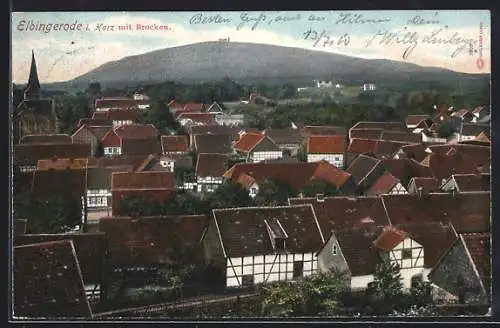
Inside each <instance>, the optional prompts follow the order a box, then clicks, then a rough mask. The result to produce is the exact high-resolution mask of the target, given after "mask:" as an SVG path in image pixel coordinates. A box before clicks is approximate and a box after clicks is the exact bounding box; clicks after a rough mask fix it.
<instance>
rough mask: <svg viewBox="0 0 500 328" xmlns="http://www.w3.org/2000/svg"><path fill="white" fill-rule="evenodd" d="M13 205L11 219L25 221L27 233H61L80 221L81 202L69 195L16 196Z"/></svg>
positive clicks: (29, 194)
mask: <svg viewBox="0 0 500 328" xmlns="http://www.w3.org/2000/svg"><path fill="white" fill-rule="evenodd" d="M13 205H14V207H13V218H14V219H26V220H27V231H28V233H33V234H39V233H63V232H67V231H70V230H71V229H73V228H74V227H75V226H77V225H80V224H81V220H82V218H81V216H82V212H81V210H82V203H81V200H80V198H79V197H76V196H74V195H70V194H63V193H56V194H50V195H45V196H43V197H40V196H39V195H33V194H31V193H24V194H16V195H15V196H14V199H13Z"/></svg>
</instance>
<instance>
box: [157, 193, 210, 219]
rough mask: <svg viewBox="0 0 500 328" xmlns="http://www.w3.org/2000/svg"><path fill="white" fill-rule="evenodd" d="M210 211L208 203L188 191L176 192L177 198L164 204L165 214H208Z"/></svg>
mask: <svg viewBox="0 0 500 328" xmlns="http://www.w3.org/2000/svg"><path fill="white" fill-rule="evenodd" d="M208 211H209V207H208V203H207V201H205V200H203V199H201V198H200V196H199V195H197V194H195V193H192V192H188V191H178V192H176V194H175V196H174V197H173V198H172V199H171V200H169V201H167V202H166V203H164V207H163V212H164V214H206V213H207V212H208Z"/></svg>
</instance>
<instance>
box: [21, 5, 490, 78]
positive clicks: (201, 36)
mask: <svg viewBox="0 0 500 328" xmlns="http://www.w3.org/2000/svg"><path fill="white" fill-rule="evenodd" d="M216 15H218V19H217V20H215V21H212V22H209V21H206V22H205V23H202V22H201V19H200V18H203V19H207V20H208V19H209V18H210V17H214V16H216ZM312 16H314V17H312ZM349 20H351V21H350V22H349ZM256 23H257V24H256ZM50 24H52V28H51V29H50V30H49V29H48V28H49V27H51V26H50ZM54 24H67V25H66V28H68V27H69V28H70V29H71V27H75V26H76V24H83V25H82V28H81V29H82V30H80V31H77V30H73V31H71V30H66V31H65V30H64V25H62V26H63V29H62V30H55V29H57V27H56V28H55V29H54ZM128 24H130V26H131V28H132V29H131V30H119V27H120V26H125V25H128ZM137 24H140V25H142V26H151V27H153V28H154V26H155V24H156V26H168V29H164V30H138V29H137ZM99 26H100V27H101V29H100V30H99V29H98V27H99ZM103 26H113V27H114V28H113V30H110V29H107V30H104V29H103V28H102V27H103ZM308 31H315V32H317V37H318V38H319V36H320V35H323V36H322V37H321V39H320V40H317V39H314V35H315V34H314V32H313V33H309V34H308V39H307V38H306V34H307V33H306V32H308ZM322 32H324V33H322ZM220 38H230V40H231V41H234V42H252V43H265V44H274V45H281V46H288V47H299V48H306V49H311V50H317V51H328V52H334V53H340V54H345V55H351V56H357V57H363V58H385V59H392V60H398V61H406V62H409V63H415V64H418V65H422V66H436V67H443V68H447V69H451V70H454V71H459V72H467V73H489V72H490V51H491V50H490V14H489V11H484V10H482V11H479V10H463V11H459V10H453V11H356V12H354V11H342V12H340V11H307V12H305V11H303V12H287V11H283V12H276V11H275V12H175V13H174V12H91V13H90V12H89V13H83V12H78V13H75V12H74V13H70V12H57V13H48V12H43V13H33V12H31V13H13V14H12V79H13V82H14V83H25V82H26V80H27V78H28V74H29V64H30V61H31V51H32V50H33V51H34V52H35V56H36V59H37V66H38V72H39V78H40V81H41V82H42V83H44V82H45V83H47V82H56V81H66V80H70V79H72V78H75V77H77V76H79V75H81V74H84V73H86V72H88V71H89V70H92V69H94V68H96V67H98V66H100V65H102V64H104V63H106V62H108V61H113V60H118V59H121V58H123V57H127V56H132V55H137V54H141V53H145V52H149V51H152V50H158V49H164V48H169V47H175V46H181V45H186V44H191V43H197V42H203V41H215V40H218V39H220ZM347 40H348V42H347V43H348V44H347V45H346V42H344V41H347ZM339 41H340V42H339ZM398 41H399V42H398ZM405 52H406V56H404V54H405Z"/></svg>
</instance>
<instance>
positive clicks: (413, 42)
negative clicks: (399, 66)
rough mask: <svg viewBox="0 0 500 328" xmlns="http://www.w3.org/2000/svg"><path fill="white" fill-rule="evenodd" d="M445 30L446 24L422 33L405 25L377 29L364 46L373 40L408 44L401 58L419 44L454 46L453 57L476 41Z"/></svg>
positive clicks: (369, 44) (385, 43)
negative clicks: (392, 28)
mask: <svg viewBox="0 0 500 328" xmlns="http://www.w3.org/2000/svg"><path fill="white" fill-rule="evenodd" d="M447 30H448V26H446V25H445V26H443V27H440V28H437V29H435V30H433V31H432V32H429V33H424V34H421V33H418V32H416V31H410V30H408V28H407V27H406V26H405V27H404V28H403V29H401V30H399V31H395V32H391V31H388V30H383V29H379V30H378V31H377V32H376V33H375V34H374V35H373V36H372V38H371V39H369V40H368V41H367V42H366V45H365V46H366V48H368V47H370V46H372V44H373V42H374V41H375V42H376V41H378V44H379V45H382V46H390V45H394V44H401V45H408V46H407V47H406V48H405V50H404V52H403V59H407V58H409V57H410V56H411V54H412V53H413V51H414V50H415V49H416V48H417V47H418V46H419V45H420V44H433V45H443V46H455V48H454V49H453V51H452V53H451V55H450V56H451V58H455V57H457V56H458V55H460V54H462V53H464V52H468V50H469V49H470V48H471V47H473V46H475V45H476V43H477V40H475V39H472V38H466V37H463V36H461V34H460V33H459V32H453V33H452V34H451V35H449V34H448V35H447V34H446V31H447Z"/></svg>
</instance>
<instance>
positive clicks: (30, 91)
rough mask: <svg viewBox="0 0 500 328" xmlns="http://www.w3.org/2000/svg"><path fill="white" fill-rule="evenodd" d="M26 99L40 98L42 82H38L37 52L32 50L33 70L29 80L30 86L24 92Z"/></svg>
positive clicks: (31, 69)
mask: <svg viewBox="0 0 500 328" xmlns="http://www.w3.org/2000/svg"><path fill="white" fill-rule="evenodd" d="M24 98H25V99H38V98H40V81H39V80H38V72H37V69H36V61H35V52H34V51H33V50H31V68H30V77H29V79H28V86H27V87H26V90H25V91H24Z"/></svg>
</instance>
